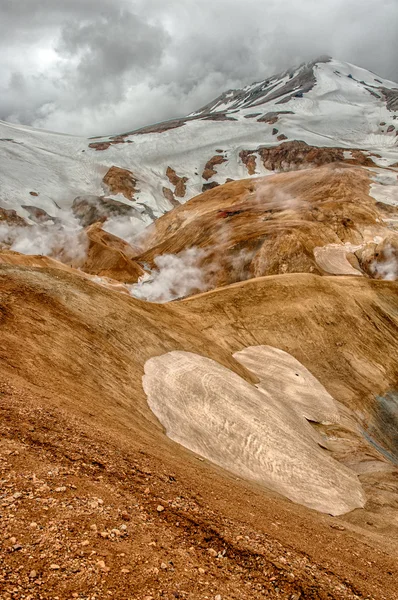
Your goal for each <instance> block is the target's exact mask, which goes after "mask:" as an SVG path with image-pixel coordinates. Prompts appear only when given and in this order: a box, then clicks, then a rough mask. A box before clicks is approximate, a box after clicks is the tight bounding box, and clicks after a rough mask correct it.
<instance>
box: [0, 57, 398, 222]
mask: <svg viewBox="0 0 398 600" xmlns="http://www.w3.org/2000/svg"><path fill="white" fill-rule="evenodd" d="M397 111H398V84H396V83H393V82H391V81H387V80H384V79H381V78H379V77H377V76H376V75H374V74H373V73H371V72H370V71H367V70H365V69H361V68H360V67H356V66H354V65H351V64H348V63H343V62H339V61H336V60H333V59H332V58H329V57H322V58H320V59H318V60H316V61H314V62H311V63H308V64H304V65H301V66H300V67H298V68H294V69H289V70H288V71H286V72H284V73H282V74H280V75H275V76H272V77H269V78H267V79H265V80H264V81H262V82H259V83H254V84H252V85H249V86H246V87H245V88H242V89H241V90H230V91H228V92H226V93H224V94H222V95H221V96H219V97H218V98H217V99H216V100H214V101H213V102H210V103H209V104H207V105H206V106H205V107H203V108H202V109H200V110H198V111H197V112H195V113H192V114H191V115H189V116H187V117H185V118H181V119H176V120H172V121H167V122H164V123H157V124H155V125H150V126H148V127H144V128H141V129H138V130H135V131H131V132H124V133H121V134H118V135H113V136H105V137H99V138H96V139H90V140H88V139H86V138H80V137H73V136H66V135H60V134H55V133H49V132H46V131H38V130H35V129H32V128H28V127H23V126H19V125H13V124H10V123H4V122H2V123H0V160H1V164H2V171H1V174H0V184H1V198H0V201H1V206H2V207H3V208H4V209H14V210H16V211H17V213H18V215H20V216H21V217H24V218H28V219H29V218H30V215H31V212H29V210H30V209H26V208H24V206H32V205H34V206H35V207H37V208H38V209H40V210H44V211H46V212H47V213H48V214H49V215H51V216H52V217H59V216H60V211H62V210H69V209H70V208H71V206H72V203H73V201H74V200H75V198H76V197H82V196H95V197H101V196H104V195H106V196H107V197H108V198H113V199H114V200H116V201H121V202H123V203H124V204H127V205H130V206H134V209H135V215H136V218H137V219H138V220H141V221H142V222H143V223H147V224H148V223H149V222H151V221H152V220H153V219H154V218H156V217H158V216H160V215H161V214H163V213H164V212H167V211H168V210H170V209H171V208H172V207H173V206H176V205H178V204H179V203H181V202H185V201H186V200H188V199H189V198H192V197H193V196H196V195H197V194H199V193H201V192H202V191H205V190H206V189H208V188H210V187H214V186H215V185H218V184H221V183H225V181H227V180H230V179H239V178H242V177H247V176H259V175H265V174H266V173H267V172H269V168H268V167H264V164H263V161H261V159H259V157H258V155H253V156H252V158H251V159H250V163H249V164H250V166H249V168H247V163H246V164H245V161H246V160H247V158H246V157H247V155H246V154H245V153H246V152H247V151H249V152H253V151H257V150H258V148H263V147H269V148H273V147H275V146H277V145H279V144H280V143H281V142H283V141H293V140H301V141H304V142H306V143H307V144H309V145H311V146H324V147H338V148H342V149H345V150H347V151H349V150H351V149H362V150H365V151H367V152H372V153H376V154H379V155H380V158H378V159H377V160H376V162H377V161H378V163H379V164H380V165H382V166H386V165H389V164H394V163H396V162H398V137H397V133H398V120H397V119H398V112H397ZM112 167H114V170H113V171H112V172H109V170H110V169H111V168H112ZM117 169H119V171H117ZM120 170H126V172H125V173H124V174H123V173H122V172H121V171H120ZM107 174H108V175H107ZM117 174H118V175H117ZM115 177H116V179H115ZM116 180H118V181H117V182H116ZM31 192H33V193H34V194H35V196H34V202H33V201H32V195H31Z"/></svg>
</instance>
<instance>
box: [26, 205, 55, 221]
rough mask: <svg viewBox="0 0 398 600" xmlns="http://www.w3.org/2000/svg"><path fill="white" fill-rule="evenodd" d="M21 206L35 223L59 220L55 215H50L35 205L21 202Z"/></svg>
mask: <svg viewBox="0 0 398 600" xmlns="http://www.w3.org/2000/svg"><path fill="white" fill-rule="evenodd" d="M22 208H23V209H24V210H26V211H27V212H28V213H29V218H30V219H31V220H32V221H34V222H35V223H39V224H40V223H46V222H47V221H53V222H54V223H56V222H57V221H59V219H57V218H56V217H52V216H51V215H49V214H48V213H47V212H46V211H45V210H44V209H43V208H38V207H37V206H31V205H27V204H22Z"/></svg>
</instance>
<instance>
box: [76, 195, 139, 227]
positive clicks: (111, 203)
mask: <svg viewBox="0 0 398 600" xmlns="http://www.w3.org/2000/svg"><path fill="white" fill-rule="evenodd" d="M72 211H73V214H74V215H75V217H76V218H77V219H78V220H79V221H80V223H81V224H82V226H83V227H88V226H89V225H92V224H93V223H97V222H104V221H106V220H107V219H108V218H111V217H121V216H125V217H132V216H136V217H139V215H140V213H139V212H138V211H137V210H136V209H135V208H134V207H133V206H128V205H127V204H124V203H123V202H118V201H117V200H112V199H111V198H105V197H102V196H78V197H77V198H75V199H74V201H73V204H72Z"/></svg>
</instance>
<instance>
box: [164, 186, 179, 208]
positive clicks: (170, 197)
mask: <svg viewBox="0 0 398 600" xmlns="http://www.w3.org/2000/svg"><path fill="white" fill-rule="evenodd" d="M162 192H163V196H164V197H165V198H166V200H168V201H169V202H170V204H171V205H172V206H173V207H174V208H175V207H177V206H180V203H179V202H178V200H176V198H175V197H174V193H173V190H171V189H170V188H167V187H163V188H162Z"/></svg>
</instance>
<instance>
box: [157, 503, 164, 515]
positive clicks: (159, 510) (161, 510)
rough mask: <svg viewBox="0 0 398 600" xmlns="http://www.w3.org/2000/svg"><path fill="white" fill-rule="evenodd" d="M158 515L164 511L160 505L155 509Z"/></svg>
mask: <svg viewBox="0 0 398 600" xmlns="http://www.w3.org/2000/svg"><path fill="white" fill-rule="evenodd" d="M156 510H157V511H158V512H159V513H161V512H163V511H164V506H162V505H161V504H159V505H158V507H157V509H156Z"/></svg>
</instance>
